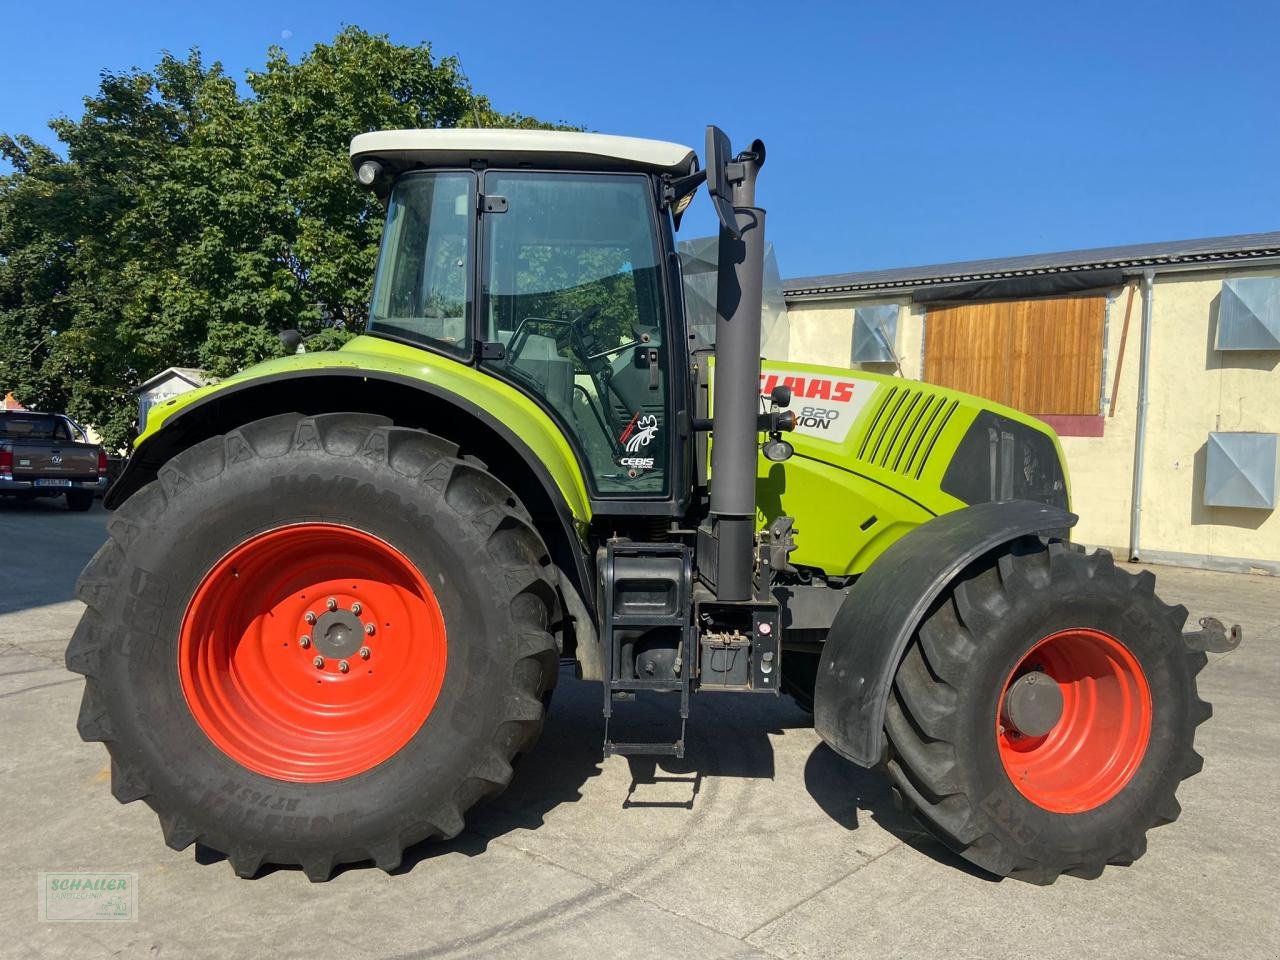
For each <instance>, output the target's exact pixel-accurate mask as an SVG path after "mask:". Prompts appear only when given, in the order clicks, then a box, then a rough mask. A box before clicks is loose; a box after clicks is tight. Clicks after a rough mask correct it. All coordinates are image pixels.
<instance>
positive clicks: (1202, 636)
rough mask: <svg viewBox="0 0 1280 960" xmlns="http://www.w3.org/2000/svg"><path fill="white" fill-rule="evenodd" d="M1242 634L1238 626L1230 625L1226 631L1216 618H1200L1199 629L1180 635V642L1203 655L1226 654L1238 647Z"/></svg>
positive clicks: (1242, 637)
mask: <svg viewBox="0 0 1280 960" xmlns="http://www.w3.org/2000/svg"><path fill="white" fill-rule="evenodd" d="M1243 639H1244V633H1243V632H1242V631H1241V630H1240V624H1238V623H1235V624H1232V625H1231V629H1230V630H1227V628H1226V627H1224V626H1223V625H1222V621H1221V620H1219V619H1218V618H1217V617H1201V618H1200V629H1199V630H1193V631H1190V632H1188V633H1184V634H1183V635H1182V642H1183V643H1185V644H1186V645H1187V647H1188V648H1189V649H1191V650H1203V651H1204V652H1205V653H1226V652H1227V651H1229V650H1234V649H1235V648H1236V647H1238V646H1240V641H1241V640H1243Z"/></svg>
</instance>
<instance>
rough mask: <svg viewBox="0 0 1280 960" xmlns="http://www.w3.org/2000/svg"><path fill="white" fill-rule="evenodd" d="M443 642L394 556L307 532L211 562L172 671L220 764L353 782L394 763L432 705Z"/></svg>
mask: <svg viewBox="0 0 1280 960" xmlns="http://www.w3.org/2000/svg"><path fill="white" fill-rule="evenodd" d="M446 653H447V643H446V633H445V625H444V617H443V615H442V614H441V612H440V606H439V604H438V603H437V602H436V597H435V593H434V591H432V589H431V587H430V585H429V584H428V583H427V581H426V579H425V578H424V577H423V576H422V574H421V573H420V572H419V571H418V570H417V568H416V567H415V566H414V565H413V564H412V563H410V562H409V560H408V559H407V558H406V557H405V556H404V555H403V554H401V553H400V552H399V551H398V550H396V549H395V548H394V547H392V546H391V545H390V544H388V543H386V542H385V541H383V540H380V539H379V538H377V537H374V536H372V535H370V534H367V533H364V532H362V531H359V530H355V529H352V528H350V527H343V526H338V525H336V524H327V523H304V524H297V525H295V526H288V527H281V528H278V529H276V530H271V531H269V532H267V533H262V534H259V535H258V536H255V537H252V538H250V539H249V540H246V541H245V542H244V543H242V544H240V545H239V546H238V547H236V548H235V549H234V550H232V551H231V552H230V553H228V554H227V555H226V556H225V557H223V558H222V559H221V560H219V561H218V563H217V564H216V565H215V566H214V567H213V569H212V570H210V571H209V573H208V574H207V575H206V576H205V577H204V579H203V580H202V581H201V582H200V585H199V586H198V587H197V588H196V591H195V594H194V595H193V596H192V598H191V602H190V604H189V605H188V606H187V611H186V615H185V617H184V618H183V622H182V632H181V635H180V637H179V641H178V673H179V677H180V679H181V683H182V693H183V696H184V697H185V698H186V701H187V706H188V707H189V708H190V710H191V714H192V716H193V717H194V718H195V721H196V723H197V724H198V725H199V727H200V729H201V730H203V731H204V733H205V734H206V735H207V736H208V737H209V739H210V740H211V741H213V743H214V744H215V745H216V746H217V747H218V748H219V749H220V750H221V751H222V752H223V753H225V754H226V755H227V756H228V757H230V758H231V759H232V760H234V761H236V762H237V763H239V764H240V765H241V766H244V767H247V768H248V769H250V770H253V771H255V772H257V773H260V774H263V775H264V776H268V777H273V778H275V779H277V780H289V781H294V782H299V783H317V782H324V781H331V780H341V779H344V778H346V777H353V776H355V775H357V774H360V773H363V772H365V771H366V770H369V769H371V768H373V767H375V766H377V765H378V764H379V763H381V762H382V761H384V760H386V759H387V758H388V757H390V756H392V755H393V754H395V753H396V752H397V751H399V750H400V749H401V748H402V747H403V746H404V745H405V744H406V743H408V742H409V740H410V739H412V737H413V735H414V734H415V733H417V732H418V730H419V729H420V728H421V727H422V725H423V723H425V722H426V719H427V717H428V716H430V714H431V711H432V709H433V708H434V707H435V704H436V699H437V697H438V696H439V694H440V688H441V686H442V685H443V683H444V673H445V663H446Z"/></svg>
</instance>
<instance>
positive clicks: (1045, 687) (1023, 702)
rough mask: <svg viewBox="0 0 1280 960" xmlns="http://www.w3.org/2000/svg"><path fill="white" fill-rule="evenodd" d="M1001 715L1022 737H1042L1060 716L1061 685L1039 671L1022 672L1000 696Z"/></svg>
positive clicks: (1055, 723) (1056, 722)
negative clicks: (1002, 708) (1002, 710)
mask: <svg viewBox="0 0 1280 960" xmlns="http://www.w3.org/2000/svg"><path fill="white" fill-rule="evenodd" d="M1004 717H1005V719H1006V720H1007V721H1008V725H1009V726H1010V727H1012V728H1013V729H1014V730H1016V731H1017V732H1018V733H1020V734H1022V735H1023V736H1024V737H1043V736H1044V735H1045V734H1047V733H1048V732H1049V731H1050V730H1052V729H1053V728H1054V727H1056V726H1057V725H1058V721H1059V720H1061V719H1062V688H1061V687H1059V686H1058V683H1057V681H1056V680H1054V679H1053V677H1051V676H1049V675H1048V674H1047V673H1044V672H1042V671H1040V670H1033V671H1031V672H1030V673H1024V674H1023V675H1022V676H1020V677H1019V678H1018V679H1017V680H1015V681H1014V682H1013V683H1012V684H1010V686H1009V691H1008V692H1007V693H1006V694H1005V695H1004Z"/></svg>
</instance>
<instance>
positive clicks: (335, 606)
mask: <svg viewBox="0 0 1280 960" xmlns="http://www.w3.org/2000/svg"><path fill="white" fill-rule="evenodd" d="M324 605H325V606H326V607H328V608H329V609H330V610H337V609H338V601H337V600H335V599H333V597H330V598H329V599H328V600H326V601H325V602H324Z"/></svg>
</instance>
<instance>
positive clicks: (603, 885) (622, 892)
mask: <svg viewBox="0 0 1280 960" xmlns="http://www.w3.org/2000/svg"><path fill="white" fill-rule="evenodd" d="M494 842H495V843H498V844H501V845H502V846H504V847H507V848H508V849H511V850H515V851H517V852H519V853H522V854H524V855H525V856H526V857H529V858H530V859H533V860H536V861H538V862H539V863H544V864H547V865H548V866H551V867H555V868H557V869H559V870H563V871H565V872H566V873H571V874H573V875H574V876H575V877H578V878H579V879H581V880H585V881H587V882H588V883H589V884H591V885H592V886H593V887H595V888H596V890H597V892H598V893H600V894H603V893H604V892H605V891H609V892H612V893H615V894H618V895H619V896H622V897H627V898H628V899H631V900H635V901H636V902H638V903H643V904H644V905H645V906H649V907H653V908H654V909H655V910H659V911H661V912H662V913H665V914H667V915H668V916H671V917H677V918H678V919H680V920H685V921H688V922H689V923H692V924H695V925H696V926H699V927H701V928H702V929H704V930H707V931H709V932H711V933H714V934H716V935H717V936H721V937H729V938H731V939H733V940H737V941H738V942H740V943H742V944H743V945H744V946H747V947H750V948H751V949H752V950H755V951H758V952H760V953H766V954H768V955H769V956H771V957H780V955H779V954H776V953H773V952H772V951H770V950H767V949H766V948H764V947H759V946H756V945H755V944H753V943H747V941H746V939H745V937H742V936H738V935H737V934H735V933H731V932H730V931H728V930H723V929H721V928H720V927H715V926H712V925H711V924H709V923H706V922H705V921H703V920H700V919H698V918H697V917H691V916H689V915H688V914H686V913H681V912H680V911H679V910H672V909H671V908H670V907H668V906H666V905H665V904H662V903H658V902H657V901H655V900H650V899H649V898H648V897H643V896H641V895H640V894H638V893H634V892H633V891H631V890H627V889H626V888H625V887H616V886H614V885H613V884H612V883H611V882H609V881H607V880H606V881H602V880H597V879H595V878H594V877H592V876H589V875H588V874H585V873H583V872H582V871H580V870H575V869H574V868H573V867H569V866H566V865H564V864H563V863H558V862H556V861H555V860H552V859H550V858H549V857H545V856H543V855H542V854H540V853H538V852H537V851H535V850H530V849H528V848H526V847H522V846H520V845H519V844H517V843H512V842H510V841H508V840H505V839H497V840H495V841H494ZM868 862H870V861H868ZM864 866H865V864H864ZM850 872H851V873H852V872H853V871H850ZM841 879H843V877H842V878H841ZM836 882H838V881H836ZM823 889H824V890H825V889H826V888H825V887H824V888H823ZM802 902H803V901H802ZM756 929H759V928H756ZM751 932H752V933H754V932H755V931H754V930H753V931H751ZM747 936H750V934H747Z"/></svg>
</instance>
